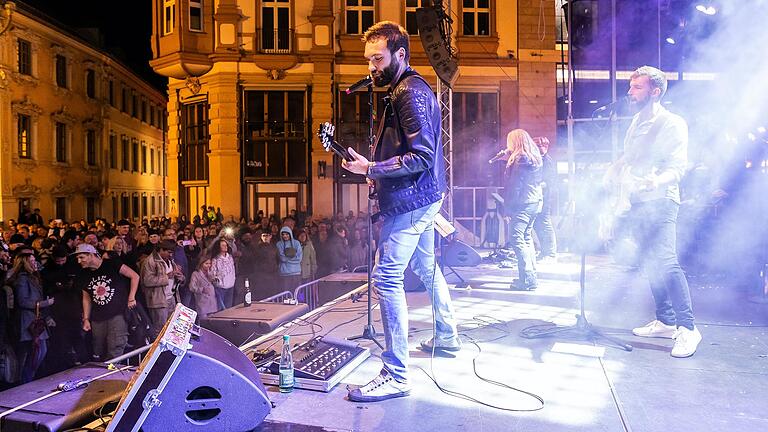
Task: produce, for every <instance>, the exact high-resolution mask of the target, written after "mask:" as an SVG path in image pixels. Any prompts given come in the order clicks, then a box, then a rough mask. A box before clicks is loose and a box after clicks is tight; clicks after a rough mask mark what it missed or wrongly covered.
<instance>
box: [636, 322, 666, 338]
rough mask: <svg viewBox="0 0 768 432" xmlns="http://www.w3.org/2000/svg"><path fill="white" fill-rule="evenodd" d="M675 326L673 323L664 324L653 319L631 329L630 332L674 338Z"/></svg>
mask: <svg viewBox="0 0 768 432" xmlns="http://www.w3.org/2000/svg"><path fill="white" fill-rule="evenodd" d="M676 332H677V328H675V326H673V325H666V324H664V323H663V322H661V321H659V320H653V321H651V322H649V323H648V324H646V325H644V326H642V327H637V328H633V329H632V334H633V335H635V336H640V337H648V338H664V339H674V338H675V333H676Z"/></svg>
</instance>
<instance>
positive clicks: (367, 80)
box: [345, 75, 373, 94]
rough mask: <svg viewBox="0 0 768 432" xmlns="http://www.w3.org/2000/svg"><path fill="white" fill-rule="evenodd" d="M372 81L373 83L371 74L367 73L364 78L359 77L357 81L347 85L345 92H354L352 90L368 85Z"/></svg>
mask: <svg viewBox="0 0 768 432" xmlns="http://www.w3.org/2000/svg"><path fill="white" fill-rule="evenodd" d="M372 83H373V78H371V76H370V75H368V76H367V77H365V78H363V79H361V80H360V81H358V82H356V83H354V84H352V85H351V86H349V87H347V89H346V90H345V92H346V93H347V94H350V93H354V92H356V91H358V90H360V89H361V88H363V87H368V86H369V85H371V84H372Z"/></svg>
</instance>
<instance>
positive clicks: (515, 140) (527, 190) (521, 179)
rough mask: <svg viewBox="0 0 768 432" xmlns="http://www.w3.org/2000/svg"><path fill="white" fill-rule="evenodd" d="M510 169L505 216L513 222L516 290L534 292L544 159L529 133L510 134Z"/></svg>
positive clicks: (511, 239) (507, 177) (522, 131)
mask: <svg viewBox="0 0 768 432" xmlns="http://www.w3.org/2000/svg"><path fill="white" fill-rule="evenodd" d="M507 154H508V155H509V156H508V159H507V165H506V169H505V170H504V213H505V216H506V217H507V218H508V220H509V221H510V236H509V241H510V246H511V247H512V250H513V251H514V252H515V256H516V257H517V274H518V278H519V279H517V280H514V281H513V282H512V285H511V286H510V288H511V289H513V290H521V291H531V290H535V289H536V288H537V287H538V285H539V282H538V277H537V275H536V249H535V247H534V245H533V235H532V232H533V223H534V221H535V220H536V217H537V216H538V215H539V213H541V208H542V205H543V194H542V190H541V167H542V164H543V162H542V159H541V154H540V153H539V149H538V148H537V147H536V144H535V143H534V142H533V139H532V138H531V136H530V135H529V134H528V132H526V131H524V130H522V129H515V130H513V131H511V132H509V134H507Z"/></svg>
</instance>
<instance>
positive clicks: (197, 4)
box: [189, 0, 203, 31]
mask: <svg viewBox="0 0 768 432" xmlns="http://www.w3.org/2000/svg"><path fill="white" fill-rule="evenodd" d="M189 29H190V30H193V31H203V0H189Z"/></svg>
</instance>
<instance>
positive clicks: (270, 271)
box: [251, 232, 281, 299]
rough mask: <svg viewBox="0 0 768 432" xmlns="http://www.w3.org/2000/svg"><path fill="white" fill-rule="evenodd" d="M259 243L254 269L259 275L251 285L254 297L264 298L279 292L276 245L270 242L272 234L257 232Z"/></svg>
mask: <svg viewBox="0 0 768 432" xmlns="http://www.w3.org/2000/svg"><path fill="white" fill-rule="evenodd" d="M259 240H260V241H259V243H258V244H257V245H256V269H255V273H256V274H258V275H259V283H258V284H253V285H252V286H251V292H252V293H253V294H254V296H255V297H254V298H257V299H264V298H267V297H269V296H271V295H273V294H277V293H278V292H280V288H281V287H280V286H279V283H278V276H277V269H278V266H277V247H276V246H275V244H274V243H272V234H270V233H269V232H262V233H260V234H259Z"/></svg>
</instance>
